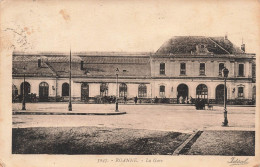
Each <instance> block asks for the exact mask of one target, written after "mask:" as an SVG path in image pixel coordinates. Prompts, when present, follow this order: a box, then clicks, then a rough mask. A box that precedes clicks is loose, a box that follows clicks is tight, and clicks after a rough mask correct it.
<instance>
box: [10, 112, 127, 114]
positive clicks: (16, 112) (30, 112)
mask: <svg viewBox="0 0 260 167" xmlns="http://www.w3.org/2000/svg"><path fill="white" fill-rule="evenodd" d="M122 114H126V112H114V113H112V112H111V113H73V112H71V113H69V112H68V113H62V112H13V115H122Z"/></svg>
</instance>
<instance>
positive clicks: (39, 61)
mask: <svg viewBox="0 0 260 167" xmlns="http://www.w3.org/2000/svg"><path fill="white" fill-rule="evenodd" d="M41 66H42V62H41V59H38V67H41Z"/></svg>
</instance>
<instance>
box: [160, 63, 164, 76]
mask: <svg viewBox="0 0 260 167" xmlns="http://www.w3.org/2000/svg"><path fill="white" fill-rule="evenodd" d="M160 74H161V75H165V63H160Z"/></svg>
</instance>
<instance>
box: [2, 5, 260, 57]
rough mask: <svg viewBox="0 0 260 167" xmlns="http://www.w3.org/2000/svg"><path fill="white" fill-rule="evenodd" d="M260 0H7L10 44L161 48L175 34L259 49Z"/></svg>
mask: <svg viewBox="0 0 260 167" xmlns="http://www.w3.org/2000/svg"><path fill="white" fill-rule="evenodd" d="M259 6H260V1H254V0H249V1H245V0H243V1H242V0H237V1H231V0H229V1H224V0H223V1H222V0H219V1H217V0H216V1H204V0H197V1H195V0H187V1H169V0H160V1H159V0H148V1H140V0H139V1H137V0H136V1H134V0H133V1H128V0H126V1H117V0H107V1H101V0H96V1H90V0H89V1H66V0H65V1H63V2H62V3H61V2H60V1H47V0H46V1H43V0H42V1H39V0H34V1H22V2H14V1H9V2H6V1H4V2H2V3H1V10H2V15H1V31H2V33H1V38H2V39H4V41H5V44H4V46H5V47H6V48H9V49H14V50H16V51H25V52H38V51H40V52H50V51H56V52H69V50H70V48H71V50H72V52H79V51H124V52H155V51H156V50H157V49H158V48H159V47H160V46H161V45H162V44H163V43H164V42H165V41H167V40H168V39H169V38H171V37H173V36H223V37H224V36H225V34H227V35H228V39H230V40H231V41H232V42H233V43H234V44H236V45H237V46H240V45H241V43H242V38H243V42H244V43H245V44H246V52H248V53H257V52H259V51H258V48H259V44H260V41H259V37H260V33H259V27H260V25H259V24H260V23H258V22H259V17H260V15H259V11H260V10H259V9H260V8H259Z"/></svg>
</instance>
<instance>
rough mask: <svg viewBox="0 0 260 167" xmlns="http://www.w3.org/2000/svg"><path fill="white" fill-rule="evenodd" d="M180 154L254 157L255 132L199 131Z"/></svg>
mask: <svg viewBox="0 0 260 167" xmlns="http://www.w3.org/2000/svg"><path fill="white" fill-rule="evenodd" d="M179 154H183V155H224V156H254V155H255V131H243V130H228V131H224V130H206V131H199V132H198V135H197V136H195V137H194V138H193V139H191V140H190V141H189V142H188V143H187V144H186V145H185V147H183V148H182V150H181V151H180V153H179Z"/></svg>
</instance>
